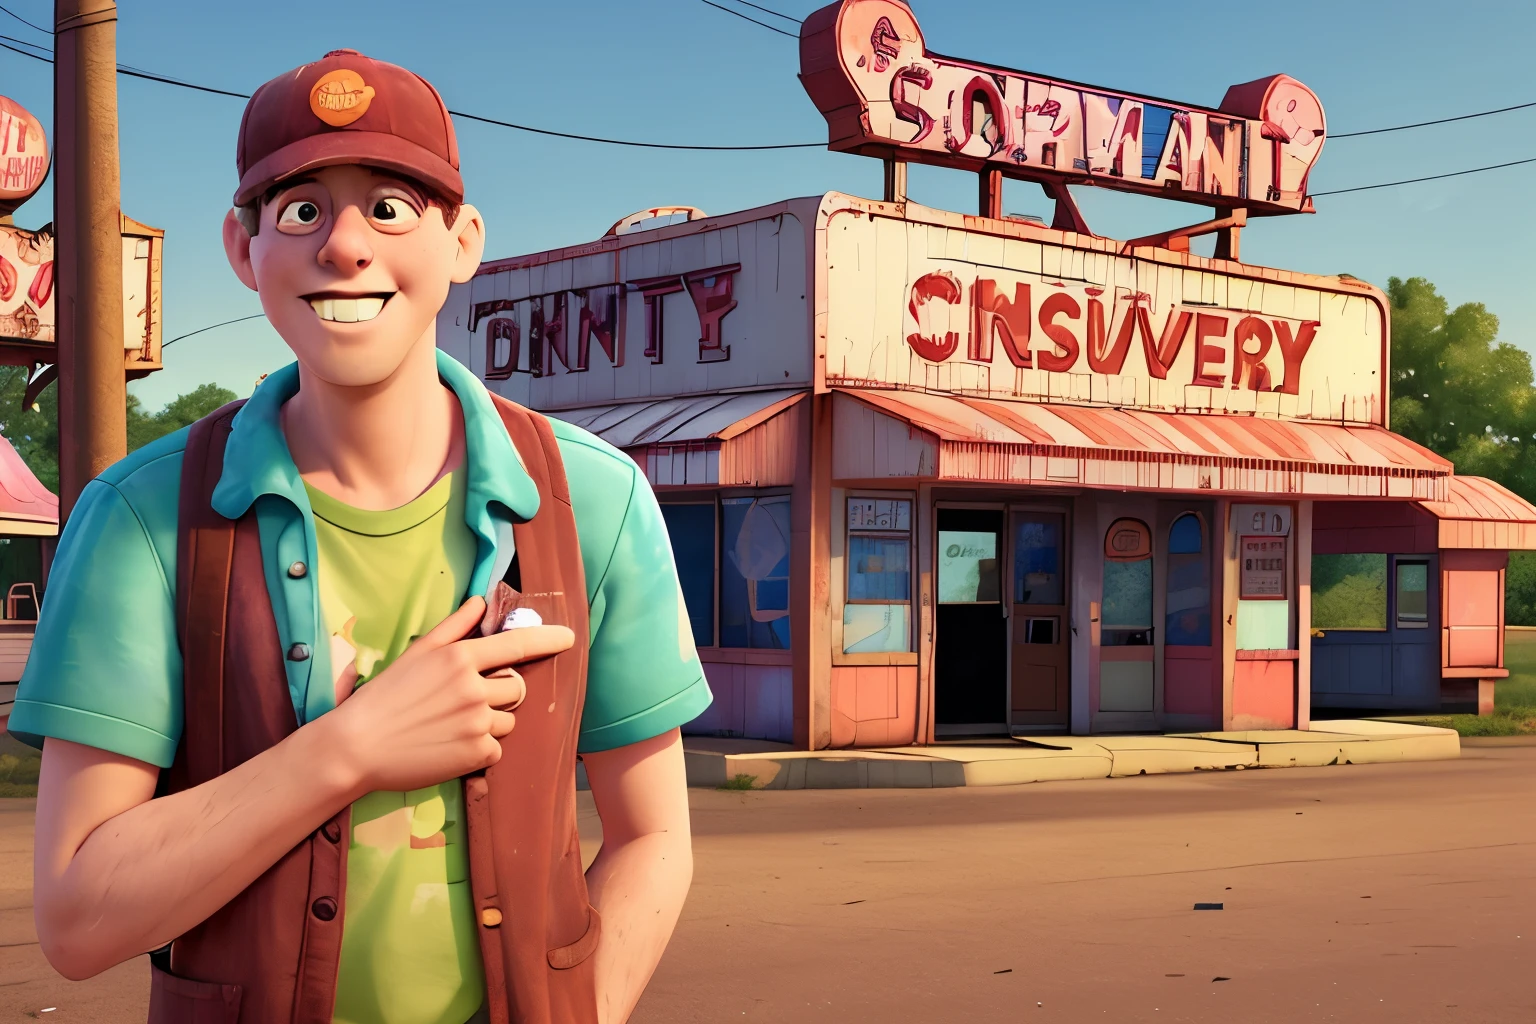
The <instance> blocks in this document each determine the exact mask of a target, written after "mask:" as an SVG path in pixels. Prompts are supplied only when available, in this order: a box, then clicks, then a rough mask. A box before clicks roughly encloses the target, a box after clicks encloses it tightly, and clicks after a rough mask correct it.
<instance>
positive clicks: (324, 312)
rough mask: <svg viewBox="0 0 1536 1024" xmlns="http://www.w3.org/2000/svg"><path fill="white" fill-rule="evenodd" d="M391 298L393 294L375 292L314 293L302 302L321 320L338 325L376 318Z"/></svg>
mask: <svg viewBox="0 0 1536 1024" xmlns="http://www.w3.org/2000/svg"><path fill="white" fill-rule="evenodd" d="M393 296H394V292H377V293H374V294H372V295H338V294H335V293H316V294H314V295H306V296H304V300H305V301H306V302H308V303H309V306H310V308H311V309H313V310H314V311H315V315H316V316H318V317H319V318H320V319H321V320H326V321H329V322H330V323H338V324H358V323H365V322H367V321H369V320H372V319H373V318H374V317H376V316H378V315H379V312H380V311H381V310H383V308H384V303H386V302H388V301H389V300H390V299H391V298H392V297H393Z"/></svg>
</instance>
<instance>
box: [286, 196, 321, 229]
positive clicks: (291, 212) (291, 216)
mask: <svg viewBox="0 0 1536 1024" xmlns="http://www.w3.org/2000/svg"><path fill="white" fill-rule="evenodd" d="M319 220H320V207H318V206H316V205H315V204H314V203H312V202H310V201H309V200H307V199H301V200H299V201H298V202H296V203H289V204H288V205H287V206H285V207H283V212H282V213H280V214H278V217H277V224H278V227H290V228H307V227H312V226H313V225H314V224H316V223H317V222H318V221H319Z"/></svg>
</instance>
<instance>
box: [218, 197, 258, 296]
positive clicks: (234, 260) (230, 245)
mask: <svg viewBox="0 0 1536 1024" xmlns="http://www.w3.org/2000/svg"><path fill="white" fill-rule="evenodd" d="M224 255H225V256H227V257H229V266H230V269H232V270H233V271H234V272H235V276H236V277H238V278H239V279H240V283H241V284H243V285H245V286H246V287H247V288H249V289H250V290H251V291H253V292H254V291H255V290H256V271H255V270H253V269H252V268H251V235H250V232H248V231H246V230H245V225H244V224H241V223H240V217H239V215H238V214H237V213H236V212H235V211H234V210H230V211H229V212H228V213H226V214H225V215H224Z"/></svg>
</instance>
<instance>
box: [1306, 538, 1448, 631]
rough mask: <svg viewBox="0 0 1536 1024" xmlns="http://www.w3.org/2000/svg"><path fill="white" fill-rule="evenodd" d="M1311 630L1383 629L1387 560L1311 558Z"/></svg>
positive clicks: (1377, 557)
mask: <svg viewBox="0 0 1536 1024" xmlns="http://www.w3.org/2000/svg"><path fill="white" fill-rule="evenodd" d="M1421 564H1422V563H1421ZM1410 582H1411V581H1410ZM1425 590H1426V591H1427V590H1428V570H1427V569H1426V570H1425ZM1425 610H1426V611H1427V605H1426V609H1425ZM1426 621H1427V617H1426ZM1312 628H1313V629H1386V628H1387V556H1386V555H1374V554H1366V555H1313V556H1312Z"/></svg>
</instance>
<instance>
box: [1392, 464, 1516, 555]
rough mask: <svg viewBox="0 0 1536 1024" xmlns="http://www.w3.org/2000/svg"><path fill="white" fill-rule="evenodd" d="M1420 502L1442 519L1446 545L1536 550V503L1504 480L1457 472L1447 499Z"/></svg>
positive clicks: (1451, 481) (1441, 534) (1451, 482)
mask: <svg viewBox="0 0 1536 1024" xmlns="http://www.w3.org/2000/svg"><path fill="white" fill-rule="evenodd" d="M1419 504H1420V506H1421V507H1422V508H1423V509H1424V510H1425V511H1427V512H1429V513H1430V514H1431V515H1433V516H1434V517H1435V518H1436V519H1438V520H1439V521H1440V522H1439V526H1440V538H1439V546H1440V547H1442V548H1485V549H1495V550H1500V551H1536V506H1533V505H1532V504H1531V503H1530V502H1528V501H1526V500H1525V499H1524V498H1522V497H1520V495H1518V494H1516V493H1515V492H1514V491H1511V490H1510V489H1509V488H1507V487H1505V486H1504V485H1503V484H1498V483H1494V482H1493V481H1492V480H1487V479H1484V478H1483V477H1480V476H1453V477H1451V479H1450V483H1449V486H1448V487H1447V488H1446V496H1445V500H1444V501H1423V502H1420V503H1419Z"/></svg>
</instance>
